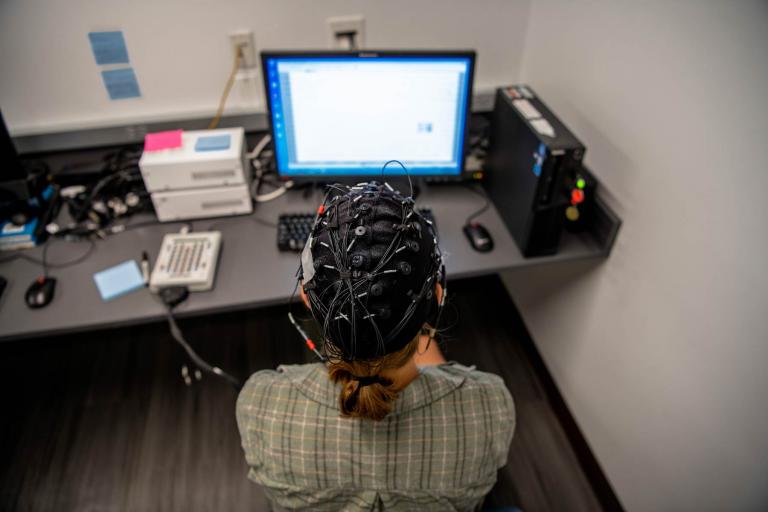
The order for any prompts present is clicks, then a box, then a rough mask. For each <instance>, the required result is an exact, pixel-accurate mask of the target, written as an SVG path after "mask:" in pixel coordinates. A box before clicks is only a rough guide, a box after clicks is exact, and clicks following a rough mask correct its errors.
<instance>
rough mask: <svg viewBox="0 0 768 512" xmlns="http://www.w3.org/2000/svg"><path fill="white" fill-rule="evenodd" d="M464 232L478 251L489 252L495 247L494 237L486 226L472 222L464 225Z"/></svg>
mask: <svg viewBox="0 0 768 512" xmlns="http://www.w3.org/2000/svg"><path fill="white" fill-rule="evenodd" d="M464 234H465V235H467V238H468V239H469V244H470V245H471V246H472V248H473V249H474V250H476V251H478V252H488V251H490V250H492V249H493V238H491V234H490V233H489V232H488V230H487V229H485V226H483V225H482V224H478V223H477V222H472V223H470V224H467V225H465V226H464Z"/></svg>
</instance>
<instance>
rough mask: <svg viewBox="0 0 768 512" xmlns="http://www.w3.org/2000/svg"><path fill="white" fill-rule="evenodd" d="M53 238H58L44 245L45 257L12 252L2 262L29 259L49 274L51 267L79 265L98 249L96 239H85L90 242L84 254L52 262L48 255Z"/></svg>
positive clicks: (0, 260) (45, 273)
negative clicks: (38, 257) (63, 260)
mask: <svg viewBox="0 0 768 512" xmlns="http://www.w3.org/2000/svg"><path fill="white" fill-rule="evenodd" d="M53 240H56V239H51V240H49V241H48V242H47V243H46V244H45V245H44V246H43V257H42V259H37V258H35V257H33V256H30V255H28V254H23V253H18V254H12V255H11V256H9V257H8V258H4V259H0V263H7V262H9V261H13V260H17V259H19V260H25V261H28V262H30V263H34V264H35V265H40V266H41V267H43V275H45V276H47V274H48V272H47V271H48V269H50V268H67V267H71V266H73V265H77V264H78V263H82V262H83V261H85V260H86V259H88V257H89V256H90V255H91V254H92V253H93V251H94V250H95V249H96V244H95V243H94V241H93V240H90V239H87V240H84V241H86V242H88V244H89V245H88V250H87V251H85V253H84V254H82V255H80V256H78V257H77V258H75V259H73V260H70V261H65V262H57V263H51V262H49V261H48V260H47V257H48V254H47V249H48V245H49V244H51V243H52V242H53Z"/></svg>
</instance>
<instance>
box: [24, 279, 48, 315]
mask: <svg viewBox="0 0 768 512" xmlns="http://www.w3.org/2000/svg"><path fill="white" fill-rule="evenodd" d="M54 291H56V278H53V277H46V276H40V277H38V278H37V279H35V280H34V282H32V284H31V285H29V288H27V293H26V294H25V295H24V299H25V300H26V302H27V306H29V307H30V308H32V309H37V308H44V307H45V306H47V305H48V304H50V302H51V301H52V300H53V292H54Z"/></svg>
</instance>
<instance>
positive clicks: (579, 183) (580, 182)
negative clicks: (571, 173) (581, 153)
mask: <svg viewBox="0 0 768 512" xmlns="http://www.w3.org/2000/svg"><path fill="white" fill-rule="evenodd" d="M586 185H587V183H586V182H585V181H584V178H579V179H578V180H576V186H577V187H578V188H584V187H585V186H586Z"/></svg>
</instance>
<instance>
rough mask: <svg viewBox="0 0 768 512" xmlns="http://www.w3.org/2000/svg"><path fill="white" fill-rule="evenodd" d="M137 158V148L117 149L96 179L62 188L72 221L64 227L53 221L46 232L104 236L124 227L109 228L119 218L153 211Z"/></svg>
mask: <svg viewBox="0 0 768 512" xmlns="http://www.w3.org/2000/svg"><path fill="white" fill-rule="evenodd" d="M140 157H141V148H140V147H131V148H123V149H120V150H118V151H115V152H113V153H110V154H109V155H107V156H106V157H105V158H104V161H103V166H102V169H101V172H100V173H99V178H98V179H97V180H96V181H95V182H92V183H90V184H87V185H74V186H66V187H64V188H63V189H62V190H61V198H62V201H63V203H64V204H65V205H66V206H67V209H68V212H69V215H70V217H71V218H72V222H71V223H69V224H66V225H64V226H59V225H56V224H54V225H52V226H51V229H49V232H51V234H53V235H54V236H63V237H68V238H70V239H71V238H88V237H91V236H93V235H98V236H102V237H103V236H104V235H108V234H113V233H114V232H119V231H122V230H123V229H121V228H117V229H114V230H113V229H110V228H111V227H112V226H114V224H115V222H116V221H118V220H120V219H125V218H128V217H130V216H132V215H134V214H137V213H151V212H154V208H153V206H152V201H151V200H150V197H149V193H148V192H147V189H146V187H145V185H144V181H143V179H142V177H141V171H140V170H139V165H138V163H139V158H140ZM54 180H56V176H54Z"/></svg>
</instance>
